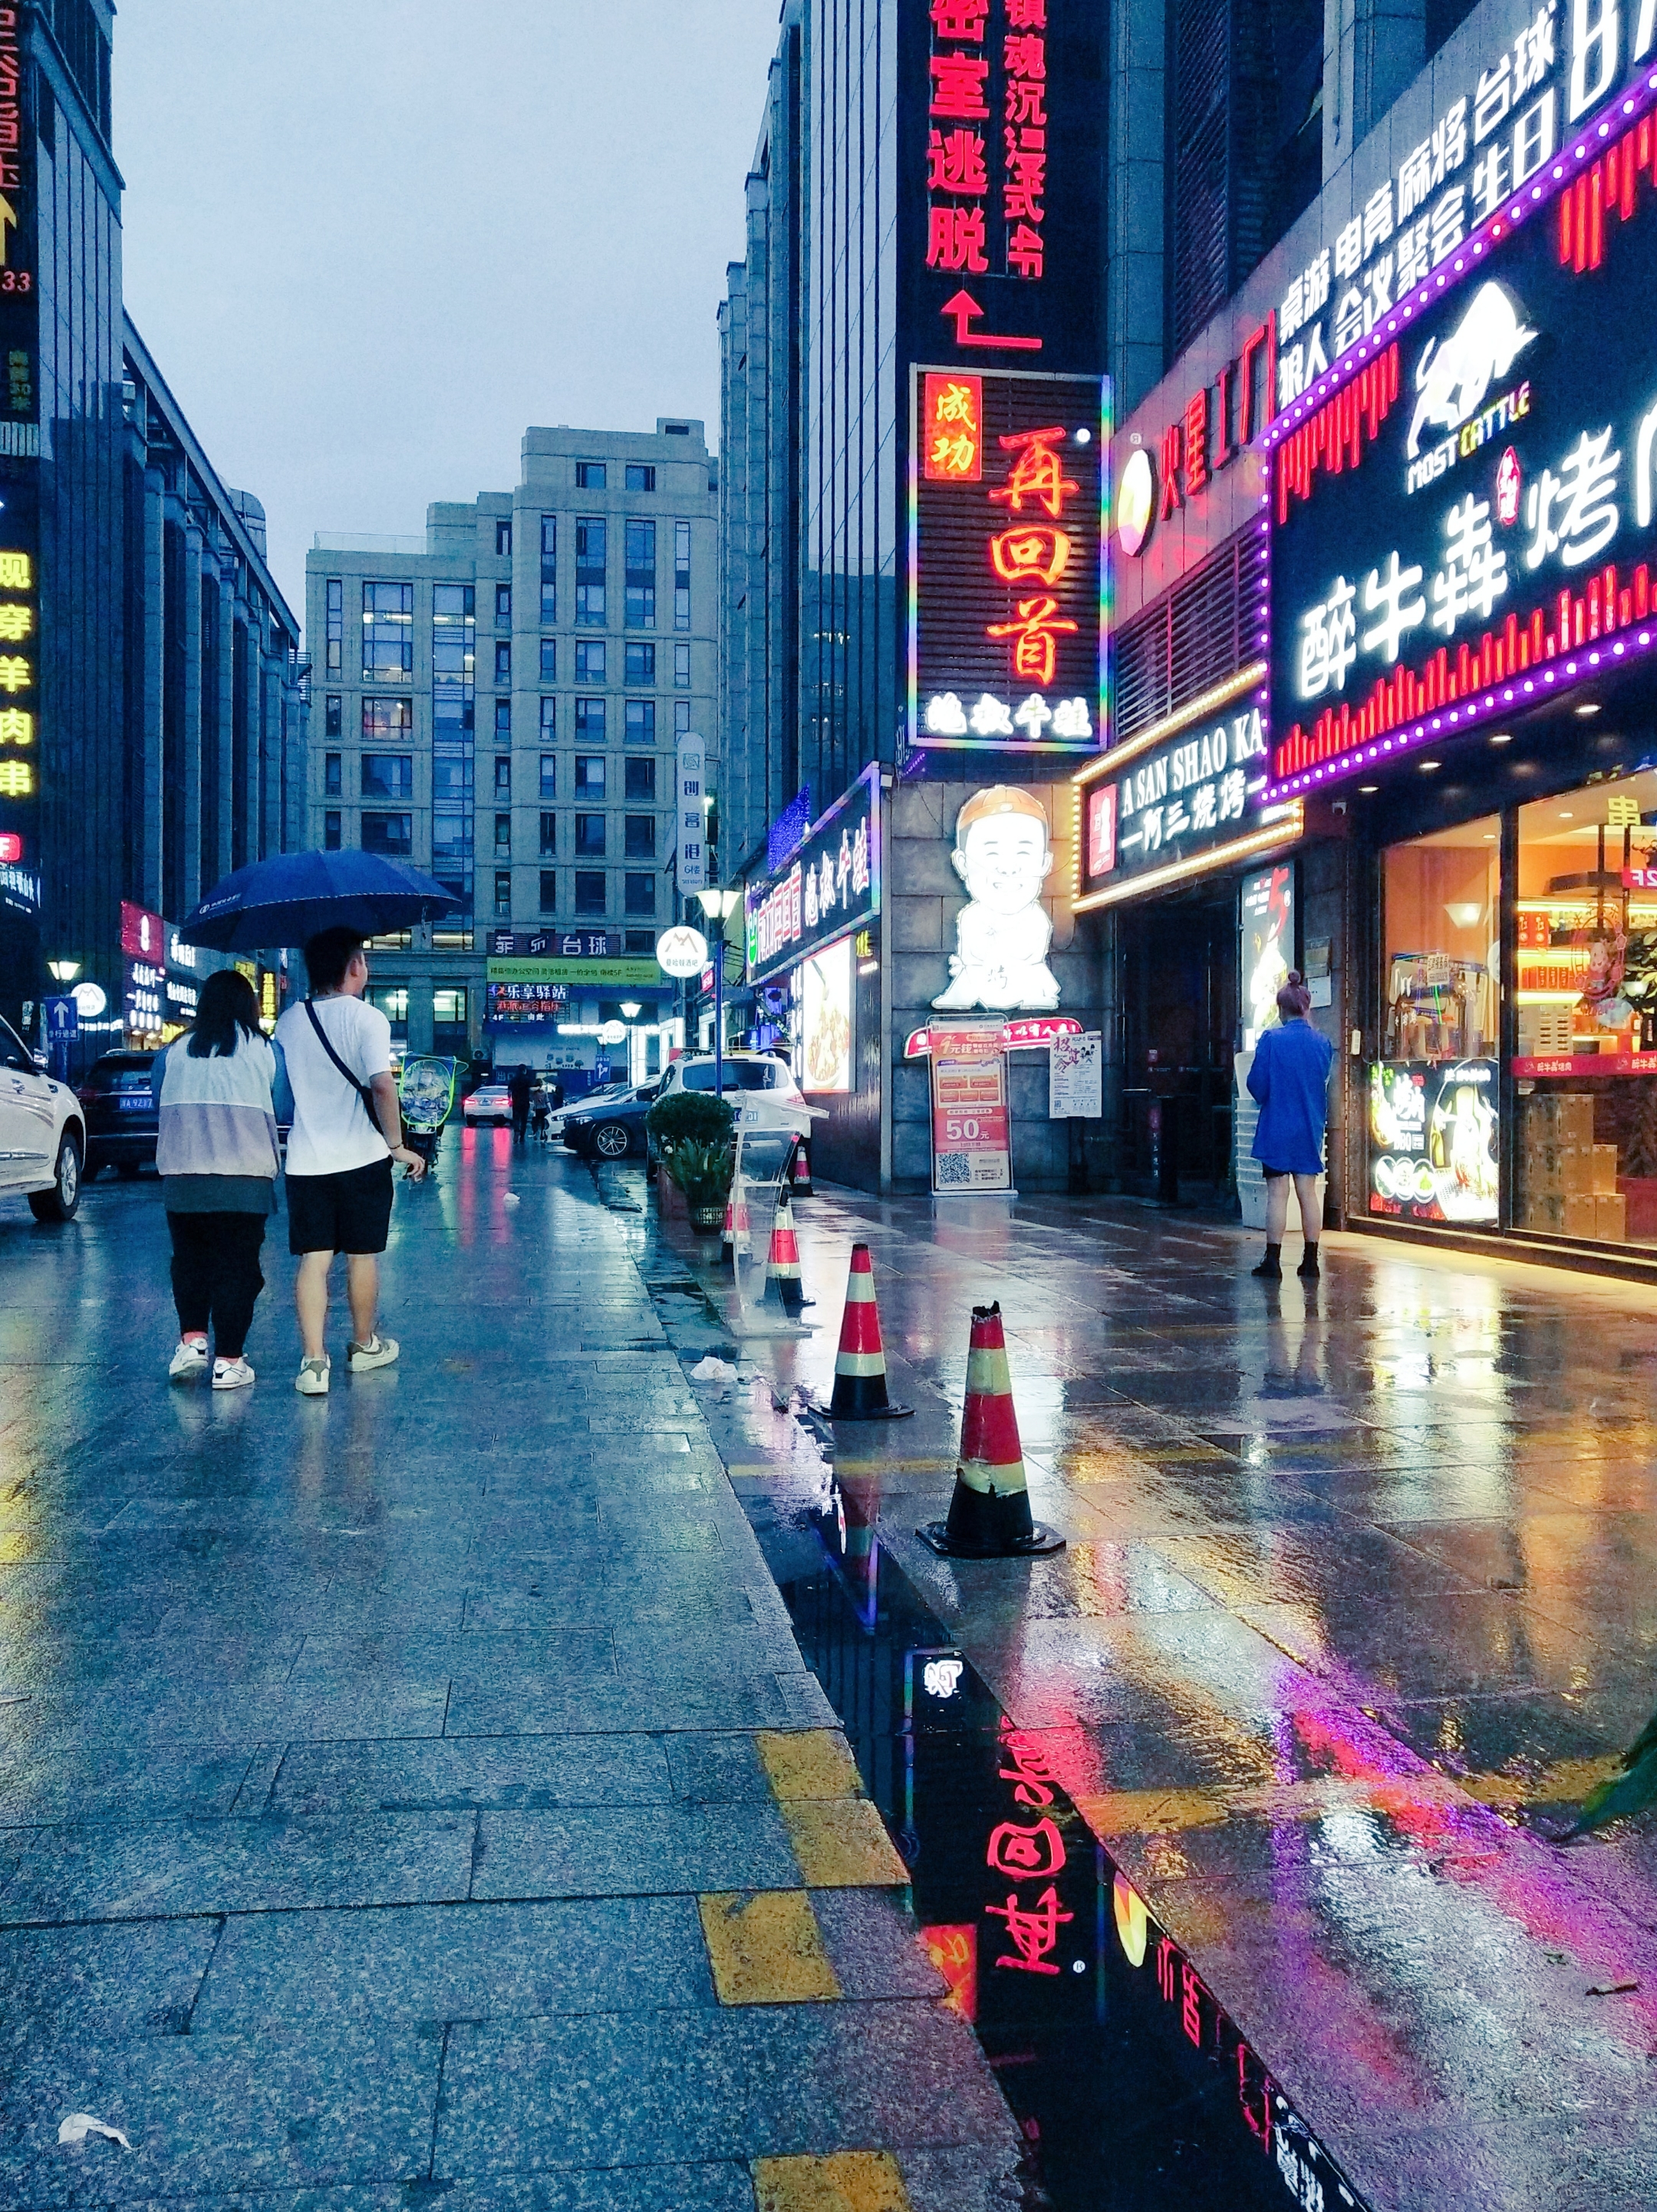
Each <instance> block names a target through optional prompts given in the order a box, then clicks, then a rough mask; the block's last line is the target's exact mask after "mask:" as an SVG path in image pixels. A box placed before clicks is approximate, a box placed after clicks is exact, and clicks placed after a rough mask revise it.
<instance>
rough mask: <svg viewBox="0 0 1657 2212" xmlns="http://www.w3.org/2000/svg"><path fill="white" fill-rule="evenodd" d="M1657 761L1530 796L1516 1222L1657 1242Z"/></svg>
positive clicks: (1517, 964) (1517, 997)
mask: <svg viewBox="0 0 1657 2212" xmlns="http://www.w3.org/2000/svg"><path fill="white" fill-rule="evenodd" d="M1654 817H1657V774H1654V773H1648V774H1645V775H1630V776H1623V777H1619V778H1618V779H1616V780H1615V781H1609V782H1600V783H1595V784H1590V785H1588V786H1587V787H1586V788H1584V789H1583V790H1581V791H1575V792H1566V793H1563V794H1561V796H1559V797H1558V798H1557V799H1538V800H1537V801H1535V802H1534V803H1533V805H1528V806H1522V807H1520V810H1519V882H1518V887H1517V897H1516V913H1515V915H1514V939H1515V946H1514V968H1515V974H1514V1006H1515V1012H1516V1017H1517V1031H1518V1035H1517V1046H1518V1052H1517V1056H1516V1058H1515V1060H1514V1077H1515V1078H1516V1079H1517V1080H1516V1089H1517V1094H1518V1115H1519V1120H1518V1133H1517V1144H1516V1149H1515V1154H1514V1159H1515V1167H1516V1170H1517V1182H1518V1188H1517V1192H1516V1194H1515V1204H1514V1226H1515V1227H1517V1228H1520V1229H1527V1230H1531V1231H1534V1232H1537V1233H1539V1234H1545V1235H1550V1236H1564V1237H1584V1238H1589V1239H1592V1240H1593V1242H1595V1243H1615V1244H1621V1243H1638V1244H1648V1245H1649V1244H1657V868H1654V863H1657V819H1654Z"/></svg>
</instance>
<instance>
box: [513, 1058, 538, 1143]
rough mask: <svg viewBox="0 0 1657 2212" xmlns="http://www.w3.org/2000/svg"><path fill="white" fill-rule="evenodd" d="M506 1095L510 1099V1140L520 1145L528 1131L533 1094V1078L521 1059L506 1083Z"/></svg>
mask: <svg viewBox="0 0 1657 2212" xmlns="http://www.w3.org/2000/svg"><path fill="white" fill-rule="evenodd" d="M534 1096H535V1078H534V1077H533V1076H532V1075H531V1073H530V1071H529V1070H528V1068H527V1067H525V1066H524V1064H523V1063H522V1061H521V1060H520V1061H519V1064H518V1066H516V1067H514V1068H513V1072H512V1075H511V1078H510V1079H509V1080H508V1082H507V1097H508V1098H510V1099H511V1101H512V1140H513V1144H515V1145H521V1144H522V1143H523V1141H524V1139H525V1136H526V1135H527V1134H528V1133H529V1126H530V1101H531V1099H532V1098H533V1097H534Z"/></svg>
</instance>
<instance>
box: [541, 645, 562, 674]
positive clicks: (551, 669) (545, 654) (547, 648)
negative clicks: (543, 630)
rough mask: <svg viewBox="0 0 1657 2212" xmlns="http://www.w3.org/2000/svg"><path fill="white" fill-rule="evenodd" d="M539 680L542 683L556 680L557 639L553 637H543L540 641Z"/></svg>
mask: <svg viewBox="0 0 1657 2212" xmlns="http://www.w3.org/2000/svg"><path fill="white" fill-rule="evenodd" d="M541 681H542V682H543V684H555V683H556V682H557V681H558V641H557V639H556V638H555V637H543V639H542V641H541Z"/></svg>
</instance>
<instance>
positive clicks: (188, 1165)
mask: <svg viewBox="0 0 1657 2212" xmlns="http://www.w3.org/2000/svg"><path fill="white" fill-rule="evenodd" d="M275 1081H276V1054H275V1053H273V1052H272V1051H271V1049H270V1044H269V1042H267V1040H266V1039H265V1038H264V1036H262V1035H261V1033H260V1030H259V1005H258V999H257V998H256V997H255V995H254V993H253V986H252V984H251V983H250V982H249V981H248V980H247V978H246V975H243V974H242V973H241V972H240V969H235V968H221V969H218V970H217V971H216V972H215V974H213V975H209V977H208V978H207V980H206V981H205V982H204V983H203V986H202V991H201V997H200V1000H198V1002H197V1008H196V1020H195V1025H194V1027H193V1028H192V1029H191V1030H190V1031H189V1033H188V1035H187V1036H181V1037H179V1038H177V1039H176V1040H175V1041H174V1042H173V1043H172V1044H171V1045H169V1046H168V1048H167V1050H166V1051H165V1052H164V1053H162V1054H160V1055H159V1056H158V1058H157V1060H156V1062H155V1067H154V1069H153V1071H152V1073H151V1076H150V1083H151V1086H152V1088H153V1090H154V1091H155V1098H156V1103H157V1107H158V1109H159V1114H158V1120H157V1134H156V1139H155V1165H156V1167H157V1169H158V1170H160V1173H161V1200H162V1203H163V1204H164V1205H165V1206H166V1208H167V1230H168V1231H169V1233H170V1234H171V1236H172V1239H173V1304H174V1305H176V1306H177V1308H178V1310H179V1348H178V1350H177V1351H176V1352H174V1353H173V1360H172V1364H171V1365H170V1366H169V1367H168V1369H167V1373H168V1375H169V1376H171V1377H172V1379H173V1382H175V1383H182V1382H186V1381H188V1380H190V1379H191V1377H192V1376H197V1375H199V1374H201V1373H202V1372H203V1370H204V1369H205V1368H206V1367H207V1365H208V1364H209V1354H208V1330H209V1328H211V1330H212V1332H213V1354H212V1363H211V1364H212V1368H213V1388H214V1389H215V1390H242V1389H246V1388H247V1386H248V1385H249V1384H250V1383H252V1380H253V1370H252V1367H251V1366H250V1365H249V1364H248V1362H247V1359H246V1344H247V1331H248V1328H249V1327H250V1325H251V1324H252V1319H253V1306H254V1303H255V1301H256V1300H257V1299H258V1294H259V1292H260V1291H262V1290H263V1289H264V1274H263V1273H262V1272H261V1271H260V1267H259V1247H260V1246H261V1245H262V1244H263V1243H264V1225H265V1223H266V1221H267V1220H269V1218H270V1215H271V1214H272V1213H273V1212H275V1210H276V1176H277V1174H278V1172H279V1171H280V1170H281V1167H282V1160H281V1158H280V1156H279V1154H278V1152H277V1150H276V1101H275V1097H274V1090H273V1086H274V1085H275Z"/></svg>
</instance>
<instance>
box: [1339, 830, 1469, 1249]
mask: <svg viewBox="0 0 1657 2212" xmlns="http://www.w3.org/2000/svg"><path fill="white" fill-rule="evenodd" d="M1501 854H1502V830H1501V823H1500V822H1499V820H1498V818H1497V817H1496V816H1495V815H1485V816H1482V817H1480V818H1479V819H1478V820H1477V821H1473V822H1467V823H1460V824H1459V825H1458V826H1457V827H1456V828H1455V829H1441V830H1436V831H1435V832H1434V834H1433V835H1432V836H1429V837H1417V838H1414V839H1412V840H1411V842H1409V843H1408V844H1405V845H1394V846H1393V847H1391V848H1389V850H1388V851H1387V853H1386V854H1384V855H1383V856H1382V862H1383V865H1382V876H1381V917H1382V932H1383V945H1384V957H1385V967H1384V970H1383V975H1382V991H1383V1006H1382V1009H1381V1023H1382V1047H1381V1051H1382V1056H1381V1059H1380V1060H1377V1061H1376V1062H1375V1063H1374V1064H1373V1065H1372V1066H1371V1068H1370V1071H1369V1192H1368V1194H1367V1204H1368V1209H1369V1212H1370V1213H1371V1214H1374V1215H1378V1216H1391V1217H1393V1218H1399V1219H1403V1220H1407V1221H1423V1222H1442V1223H1446V1224H1450V1225H1480V1226H1484V1227H1491V1228H1493V1227H1494V1226H1495V1225H1496V1218H1497V1195H1498V1181H1499V1161H1500V1151H1499V1147H1498V1143H1497V1127H1498V1116H1499V1110H1500V1109H1499V1104H1498V1100H1499V1094H1500V1089H1501V1085H1500V1075H1499V1067H1498V1063H1497V1060H1496V1052H1497V1049H1498V1040H1499V1036H1500V1019H1501V1013H1500V993H1499V989H1498V977H1499V974H1500V967H1501V953H1500V947H1501V929H1500V908H1499V893H1500V882H1501Z"/></svg>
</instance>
